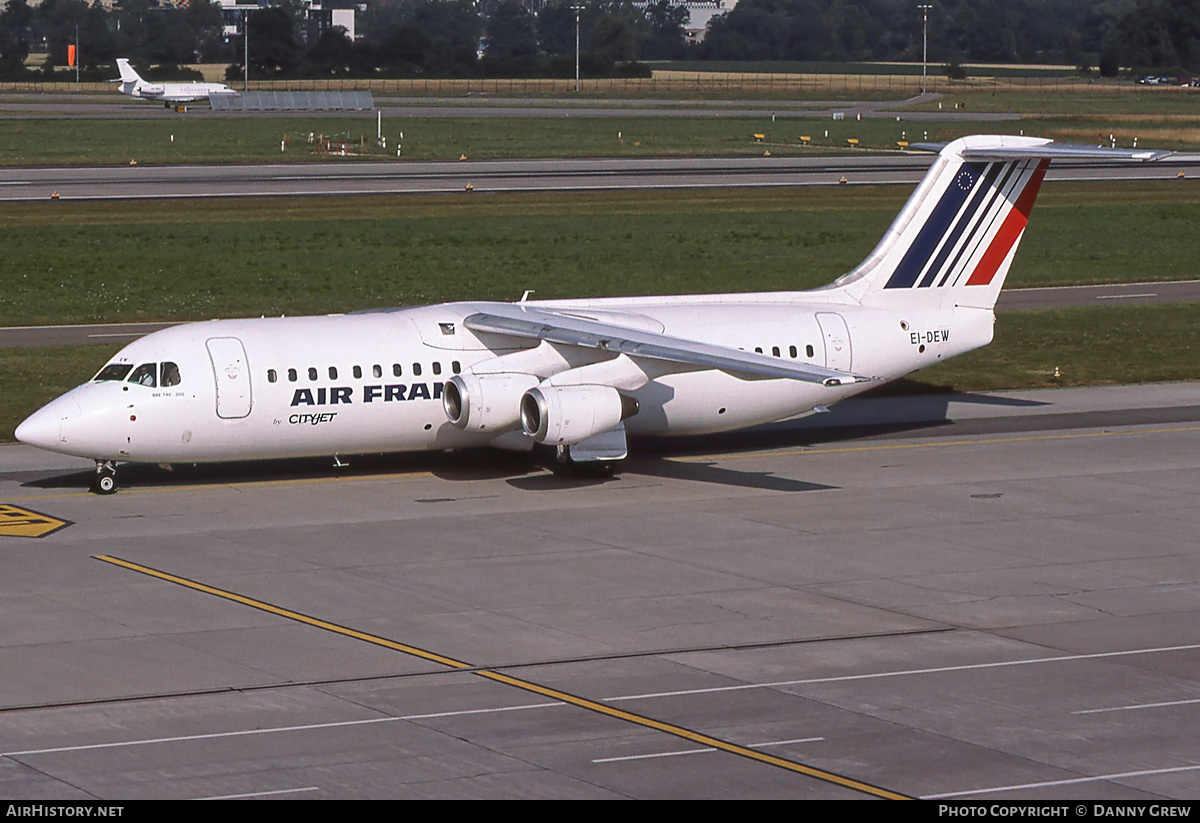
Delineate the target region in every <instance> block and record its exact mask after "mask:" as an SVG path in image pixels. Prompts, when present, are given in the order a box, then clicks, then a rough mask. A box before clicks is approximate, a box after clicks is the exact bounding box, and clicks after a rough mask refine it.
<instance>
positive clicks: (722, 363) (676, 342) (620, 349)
mask: <svg viewBox="0 0 1200 823" xmlns="http://www.w3.org/2000/svg"><path fill="white" fill-rule="evenodd" d="M463 322H464V324H465V325H466V327H467V328H468V329H471V330H472V331H476V332H485V333H490V334H503V335H509V336H511V337H520V338H524V339H528V340H545V341H546V342H548V343H560V344H565V345H569V346H580V347H583V348H590V349H603V350H604V351H610V352H613V353H614V354H626V355H628V356H630V357H635V358H636V357H647V358H651V359H653V360H665V361H667V362H670V363H681V364H684V365H688V366H698V367H700V368H706V369H719V370H720V371H725V372H730V373H734V374H742V375H753V376H755V377H772V378H783V379H788V380H801V381H804V382H806V383H820V384H822V385H825V386H831V387H832V386H842V385H846V384H849V383H866V382H870V380H871V379H872V378H870V377H862V376H860V375H855V374H851V373H850V372H844V371H838V370H837V369H827V368H823V367H821V366H813V365H809V364H807V363H798V362H793V361H790V360H782V359H779V358H776V357H768V356H767V355H764V354H758V353H757V352H753V353H752V352H745V351H742V350H740V349H731V348H729V347H727V346H714V345H712V344H709V343H701V342H699V341H695V340H686V339H684V338H681V337H671V336H668V335H663V334H655V333H653V332H646V331H639V330H637V329H632V328H628V327H625V326H619V325H617V324H615V323H603V322H600V321H598V320H592V319H590V318H586V317H580V316H578V315H574V314H568V313H562V312H557V311H548V310H545V309H539V308H535V307H533V306H523V305H510V304H504V303H499V304H496V305H494V306H489V307H488V310H487V311H481V312H477V313H475V314H472V315H469V316H467V317H466V319H465V320H464V321H463Z"/></svg>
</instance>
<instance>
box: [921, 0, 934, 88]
mask: <svg viewBox="0 0 1200 823" xmlns="http://www.w3.org/2000/svg"><path fill="white" fill-rule="evenodd" d="M917 8H919V9H920V10H921V94H924V93H925V72H926V67H927V66H928V65H929V10H930V9H931V8H933V6H917Z"/></svg>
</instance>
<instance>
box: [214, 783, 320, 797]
mask: <svg viewBox="0 0 1200 823" xmlns="http://www.w3.org/2000/svg"><path fill="white" fill-rule="evenodd" d="M320 790H321V787H320V786H304V787H301V788H298V789H276V790H275V791H273V792H247V793H245V794H223V795H218V796H217V797H197V798H196V799H197V800H245V799H246V798H250V797H275V796H277V795H281V794H296V793H297V792H316V791H320Z"/></svg>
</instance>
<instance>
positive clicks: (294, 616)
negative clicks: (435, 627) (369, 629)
mask: <svg viewBox="0 0 1200 823" xmlns="http://www.w3.org/2000/svg"><path fill="white" fill-rule="evenodd" d="M95 559H96V560H100V561H102V562H104V563H111V564H113V565H114V566H121V567H122V568H126V569H129V570H130V571H135V572H140V573H142V574H145V575H149V576H150V577H157V578H158V579H159V580H165V581H167V582H168V583H175V584H176V585H179V586H184V587H186V588H189V589H192V590H193V591H198V592H203V593H204V594H211V595H213V596H214V597H220V598H223V599H225V600H232V601H233V602H234V603H240V604H242V605H243V606H249V607H250V608H252V609H259V610H260V611H264V612H269V613H270V614H274V615H277V616H279V617H283V618H286V619H288V620H294V621H296V622H297V623H303V624H305V625H307V626H312V627H313V628H317V629H324V630H325V631H327V632H333V633H334V634H340V635H343V636H345V637H352V638H354V639H355V640H363V641H366V642H367V643H374V644H375V645H377V646H383V647H384V648H388V649H392V650H393V651H398V652H404V653H405V654H411V655H413V656H414V657H420V658H421V659H423V660H428V661H431V662H433V663H440V664H442V665H443V666H449V667H450V668H452V669H469V668H471V665H470V664H469V663H463V662H462V661H460V660H455V659H453V658H450V657H445V656H443V655H440V654H435V653H434V652H430V651H426V650H425V649H419V648H417V647H416V646H409V645H406V644H404V643H397V642H395V641H394V640H388V639H387V638H383V637H376V636H375V635H372V634H366V633H364V632H360V631H357V630H355V629H351V628H348V627H346V626H339V625H338V624H337V623H330V622H329V621H327V620H321V619H319V618H316V617H310V616H308V615H307V614H301V613H300V612H295V611H292V610H291V609H285V608H282V607H280V606H273V605H271V604H270V603H266V602H264V601H262V600H255V599H254V598H252V597H245V596H243V595H240V594H236V593H234V592H230V591H225V590H224V589H218V588H216V587H215V586H208V585H205V584H204V583H199V582H197V581H195V580H189V579H188V578H186V577H180V576H178V575H174V574H170V573H168V572H164V571H159V570H158V569H152V568H150V567H149V566H143V565H141V564H139V563H131V562H129V561H128V560H122V559H121V558H119V557H113V556H111V555H107V554H100V555H96V557H95Z"/></svg>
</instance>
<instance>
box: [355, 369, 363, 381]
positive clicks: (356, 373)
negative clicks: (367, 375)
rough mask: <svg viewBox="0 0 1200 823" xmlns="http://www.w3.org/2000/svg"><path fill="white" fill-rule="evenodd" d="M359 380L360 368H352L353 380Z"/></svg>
mask: <svg viewBox="0 0 1200 823" xmlns="http://www.w3.org/2000/svg"><path fill="white" fill-rule="evenodd" d="M361 378H362V366H355V367H354V379H355V380H359V379H361Z"/></svg>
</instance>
